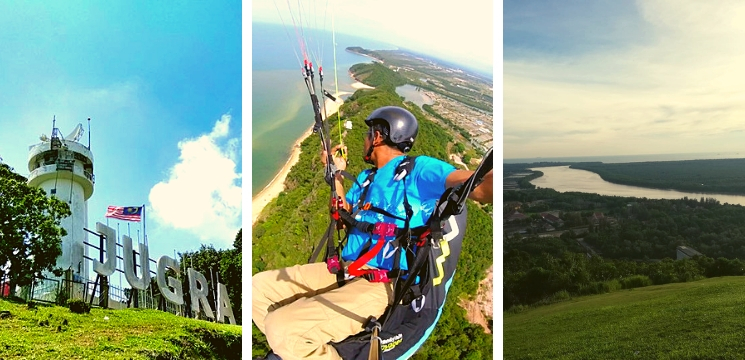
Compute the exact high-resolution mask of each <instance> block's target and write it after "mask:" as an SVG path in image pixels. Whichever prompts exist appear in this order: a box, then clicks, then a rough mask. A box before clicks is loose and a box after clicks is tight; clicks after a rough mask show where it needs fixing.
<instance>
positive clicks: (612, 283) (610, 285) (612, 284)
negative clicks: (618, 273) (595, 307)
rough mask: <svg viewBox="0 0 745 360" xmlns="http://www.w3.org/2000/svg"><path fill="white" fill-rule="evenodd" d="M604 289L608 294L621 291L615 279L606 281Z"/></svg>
mask: <svg viewBox="0 0 745 360" xmlns="http://www.w3.org/2000/svg"><path fill="white" fill-rule="evenodd" d="M604 287H605V288H606V289H607V290H608V292H612V291H616V290H621V289H622V286H621V283H620V282H619V281H618V280H616V279H613V280H609V281H606V282H605V286H604Z"/></svg>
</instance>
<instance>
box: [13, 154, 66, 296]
mask: <svg viewBox="0 0 745 360" xmlns="http://www.w3.org/2000/svg"><path fill="white" fill-rule="evenodd" d="M70 214H71V212H70V207H69V206H68V205H67V203H65V202H63V201H60V200H59V199H57V198H55V197H47V196H46V194H45V193H44V190H42V189H39V188H33V187H30V186H28V185H26V178H25V177H23V176H21V175H19V174H16V173H15V172H13V169H12V168H11V167H10V166H8V165H6V164H2V163H0V267H3V268H5V270H6V271H8V272H9V277H10V285H11V289H13V288H15V286H16V285H19V286H24V285H30V284H31V283H32V282H33V281H34V279H35V278H38V277H40V276H42V273H43V272H54V273H55V275H58V276H59V275H61V269H58V268H56V267H55V264H56V262H57V257H59V256H60V255H61V254H62V237H63V236H65V235H67V232H66V231H65V229H63V228H61V227H60V222H61V221H62V219H64V218H66V217H68V216H70Z"/></svg>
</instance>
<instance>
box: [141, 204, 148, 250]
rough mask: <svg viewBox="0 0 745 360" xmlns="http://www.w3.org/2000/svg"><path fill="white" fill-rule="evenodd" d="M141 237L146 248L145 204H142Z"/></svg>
mask: <svg viewBox="0 0 745 360" xmlns="http://www.w3.org/2000/svg"><path fill="white" fill-rule="evenodd" d="M142 234H143V235H142V236H143V239H144V240H145V246H147V216H146V215H145V204H142Z"/></svg>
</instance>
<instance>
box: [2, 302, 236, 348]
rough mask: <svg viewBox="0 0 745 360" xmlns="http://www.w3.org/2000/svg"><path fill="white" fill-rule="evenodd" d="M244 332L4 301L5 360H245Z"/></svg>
mask: <svg viewBox="0 0 745 360" xmlns="http://www.w3.org/2000/svg"><path fill="white" fill-rule="evenodd" d="M240 356H241V327H240V326H235V325H224V324H216V323H211V322H207V321H202V320H194V319H187V318H183V317H179V316H176V315H173V314H170V313H166V312H162V311H157V310H142V309H124V310H104V309H97V308H94V309H91V311H90V313H89V314H75V313H72V312H71V311H70V310H69V309H68V308H66V307H61V306H49V305H39V304H37V305H36V306H35V307H34V306H32V307H29V306H28V305H27V304H23V303H16V302H10V301H6V300H0V359H15V358H23V359H240Z"/></svg>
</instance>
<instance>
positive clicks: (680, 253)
mask: <svg viewBox="0 0 745 360" xmlns="http://www.w3.org/2000/svg"><path fill="white" fill-rule="evenodd" d="M694 256H703V254H701V253H700V252H698V251H696V250H694V249H692V248H689V247H687V246H678V249H677V256H676V259H675V260H683V259H688V258H692V257H694Z"/></svg>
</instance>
